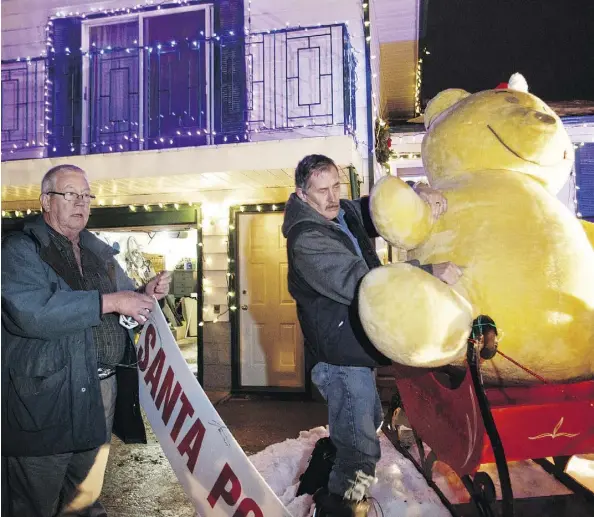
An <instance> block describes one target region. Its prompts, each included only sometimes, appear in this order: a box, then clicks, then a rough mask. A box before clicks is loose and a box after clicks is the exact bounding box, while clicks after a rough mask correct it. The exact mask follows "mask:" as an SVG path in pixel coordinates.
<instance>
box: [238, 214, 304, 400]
mask: <svg viewBox="0 0 594 517" xmlns="http://www.w3.org/2000/svg"><path fill="white" fill-rule="evenodd" d="M282 223H283V214H282V213H278V212H273V213H264V214H247V213H246V214H240V215H239V221H238V229H237V230H238V259H239V264H238V266H239V268H238V269H239V278H238V280H239V282H238V292H237V300H238V309H239V331H240V337H239V353H240V368H241V372H240V374H241V375H240V379H241V385H242V386H246V387H247V386H262V387H264V386H270V387H277V388H292V389H295V388H297V389H299V388H304V386H305V384H304V366H303V336H302V334H301V328H300V327H299V322H298V320H297V311H296V307H295V302H294V300H293V298H291V295H290V294H289V290H288V288H287V272H288V266H287V247H286V239H285V238H284V237H283V234H282V232H281V226H282Z"/></svg>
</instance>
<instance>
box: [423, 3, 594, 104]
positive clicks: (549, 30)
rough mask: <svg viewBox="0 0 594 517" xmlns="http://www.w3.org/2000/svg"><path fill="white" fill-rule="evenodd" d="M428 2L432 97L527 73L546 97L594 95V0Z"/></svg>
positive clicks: (427, 74)
mask: <svg viewBox="0 0 594 517" xmlns="http://www.w3.org/2000/svg"><path fill="white" fill-rule="evenodd" d="M426 1H427V2H428V6H427V11H426V13H427V20H426V26H425V30H426V32H425V37H426V40H425V41H426V43H425V44H426V47H427V49H428V50H429V52H430V55H428V56H426V57H425V58H424V63H423V65H424V67H423V98H424V99H430V98H431V97H433V96H434V95H435V94H437V93H438V92H440V91H441V90H444V89H446V88H464V89H466V90H468V91H470V92H476V91H479V90H485V89H490V88H495V86H497V85H498V84H499V83H500V82H506V81H507V80H508V79H509V76H510V75H511V74H512V73H513V72H521V73H522V74H523V75H524V76H525V77H526V80H527V81H528V87H529V89H530V91H531V92H532V93H534V94H535V95H537V96H538V97H540V98H542V99H544V100H546V101H561V100H576V99H583V100H594V0H490V1H489V0H426ZM421 36H423V34H421Z"/></svg>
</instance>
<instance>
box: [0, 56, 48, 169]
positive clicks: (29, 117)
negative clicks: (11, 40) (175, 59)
mask: <svg viewBox="0 0 594 517" xmlns="http://www.w3.org/2000/svg"><path fill="white" fill-rule="evenodd" d="M45 74H46V60H45V59H43V58H39V59H26V60H13V61H7V62H2V160H7V159H11V158H14V157H19V158H39V157H42V156H44V154H45V145H46V144H47V140H46V136H47V135H46V127H47V126H46V124H47V120H46V117H47V113H46V109H47V106H48V105H49V101H48V98H47V97H46V96H45V93H46V92H47V90H46V89H45V87H46V76H45ZM47 118H49V117H47Z"/></svg>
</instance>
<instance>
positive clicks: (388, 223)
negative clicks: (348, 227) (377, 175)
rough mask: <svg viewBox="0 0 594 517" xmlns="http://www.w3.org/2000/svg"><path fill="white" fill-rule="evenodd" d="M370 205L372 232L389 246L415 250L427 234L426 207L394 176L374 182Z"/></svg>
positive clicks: (429, 226)
mask: <svg viewBox="0 0 594 517" xmlns="http://www.w3.org/2000/svg"><path fill="white" fill-rule="evenodd" d="M370 206H371V218H372V220H373V224H374V226H375V228H376V230H377V231H378V233H379V234H380V235H381V236H382V237H383V238H384V239H385V240H386V241H388V242H389V243H390V244H392V245H393V246H397V247H400V248H405V249H407V250H410V249H413V248H416V247H417V246H418V245H419V244H420V243H422V242H423V241H424V240H425V239H426V238H427V236H428V235H429V232H430V231H431V226H432V224H433V221H432V218H431V209H430V208H429V205H427V203H425V202H424V201H423V200H421V198H420V197H419V196H418V195H417V194H416V192H415V191H414V190H413V189H412V188H411V187H410V186H409V185H407V184H406V183H405V182H404V181H402V180H401V179H399V178H397V177H395V176H385V177H383V178H382V179H381V180H380V181H378V182H377V183H376V185H375V186H374V187H373V190H372V192H371V202H370Z"/></svg>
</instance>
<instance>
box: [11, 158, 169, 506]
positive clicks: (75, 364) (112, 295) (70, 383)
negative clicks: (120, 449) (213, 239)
mask: <svg viewBox="0 0 594 517" xmlns="http://www.w3.org/2000/svg"><path fill="white" fill-rule="evenodd" d="M94 198H95V196H93V195H92V194H91V191H90V187H89V183H88V180H87V176H86V174H85V172H84V171H83V170H82V169H80V168H78V167H75V166H73V165H60V166H57V167H54V168H53V169H51V170H49V171H48V172H47V173H46V175H45V176H44V178H43V180H42V183H41V197H40V201H41V205H42V208H43V213H42V215H41V216H39V217H37V218H36V219H35V220H33V221H31V222H28V223H27V224H26V225H25V227H24V228H23V230H22V231H21V232H17V233H15V234H12V235H9V236H7V237H6V238H4V239H3V242H2V342H1V350H2V485H3V486H2V506H3V511H2V515H8V516H10V517H25V516H27V517H29V516H31V517H53V516H55V515H63V514H68V515H81V516H82V515H84V516H89V517H90V516H102V515H107V514H106V512H105V510H104V508H103V507H102V506H101V504H100V503H98V502H97V501H96V500H97V497H98V496H99V492H100V491H101V486H102V483H103V474H104V470H105V464H106V462H107V453H108V450H109V442H110V437H111V429H112V424H113V418H114V412H115V402H116V393H117V384H116V376H115V371H116V367H117V366H120V365H123V364H129V365H130V364H132V365H133V364H134V363H135V352H134V346H133V344H132V335H131V334H130V331H129V330H126V329H125V328H124V327H123V326H122V325H120V321H119V319H120V315H124V316H128V317H131V318H133V319H135V320H136V321H137V322H138V323H141V324H142V323H144V322H145V321H146V320H147V316H148V314H149V313H150V310H151V309H152V307H153V303H154V298H156V299H161V298H163V297H164V296H166V295H167V293H168V292H169V281H170V276H169V274H163V275H159V276H157V277H156V278H154V279H153V280H151V281H150V282H149V283H148V284H147V285H146V286H144V287H143V288H142V289H140V290H135V287H134V284H133V282H132V280H130V278H128V276H127V275H126V274H125V273H124V271H123V270H122V269H121V268H120V266H119V265H118V263H117V261H116V260H115V258H114V254H115V253H116V252H115V251H114V250H113V249H112V248H111V247H110V246H108V245H106V244H104V243H103V242H102V241H101V240H99V239H98V238H97V237H95V236H94V235H93V234H92V233H91V232H89V231H87V230H86V229H85V227H86V225H87V221H88V219H89V214H90V203H91V200H92V199H94ZM136 417H137V418H140V413H139V412H137V414H136Z"/></svg>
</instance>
